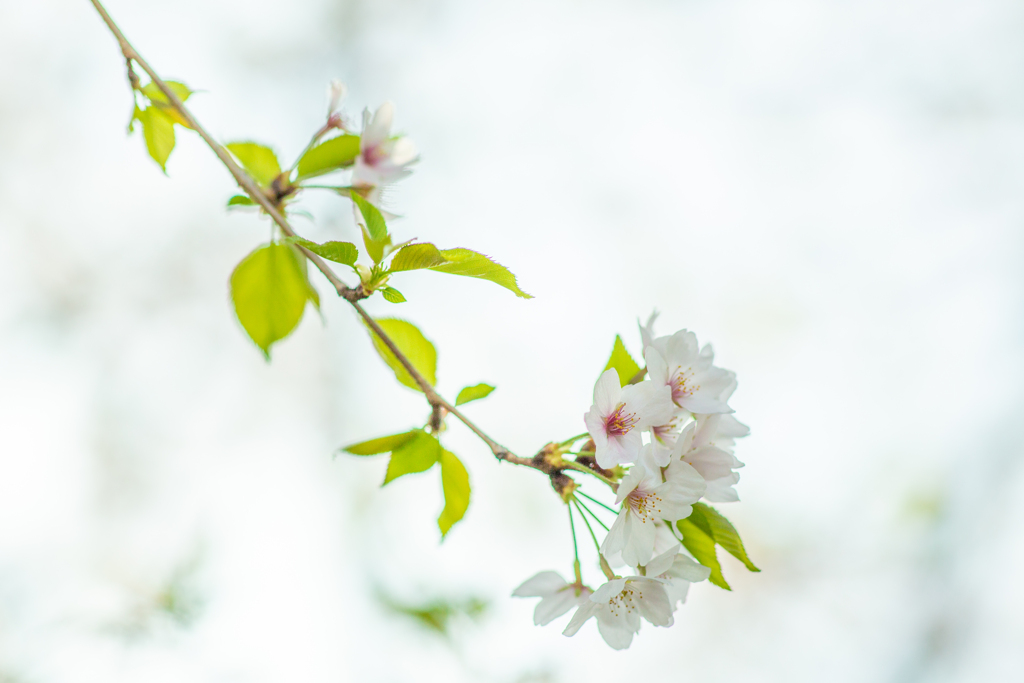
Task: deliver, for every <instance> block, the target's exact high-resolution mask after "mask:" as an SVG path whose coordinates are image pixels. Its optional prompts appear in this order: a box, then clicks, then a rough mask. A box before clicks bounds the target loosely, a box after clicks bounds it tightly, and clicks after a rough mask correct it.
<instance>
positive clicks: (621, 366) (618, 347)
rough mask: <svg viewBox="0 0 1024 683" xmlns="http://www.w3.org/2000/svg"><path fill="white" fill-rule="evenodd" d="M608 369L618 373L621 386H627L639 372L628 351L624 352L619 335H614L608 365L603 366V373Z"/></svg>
mask: <svg viewBox="0 0 1024 683" xmlns="http://www.w3.org/2000/svg"><path fill="white" fill-rule="evenodd" d="M609 368H615V371H616V372H617V373H619V384H621V385H622V386H626V385H627V384H629V380H631V379H633V378H634V377H636V375H637V373H639V372H640V366H639V365H637V363H636V361H635V360H633V357H632V356H630V355H629V351H626V345H625V344H623V343H622V337H620V336H619V335H615V345H614V346H612V355H611V358H609V359H608V365H605V366H604V371H605V372H607V371H608V369H609Z"/></svg>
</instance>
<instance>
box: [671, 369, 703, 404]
mask: <svg viewBox="0 0 1024 683" xmlns="http://www.w3.org/2000/svg"><path fill="white" fill-rule="evenodd" d="M690 379H693V371H692V370H688V371H683V369H682V368H681V367H676V371H675V372H673V373H672V378H671V379H670V380H669V382H668V385H669V386H670V387H672V400H673V401H675V403H676V405H679V401H681V400H682V399H684V398H686V397H687V396H692V395H693V394H694V392H696V391H697V390H698V389H700V386H693V385H690V384H688V380H690Z"/></svg>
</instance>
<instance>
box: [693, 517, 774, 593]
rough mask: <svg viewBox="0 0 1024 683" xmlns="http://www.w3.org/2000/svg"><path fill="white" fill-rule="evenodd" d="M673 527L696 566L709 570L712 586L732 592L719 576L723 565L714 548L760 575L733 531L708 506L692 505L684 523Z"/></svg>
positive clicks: (737, 535)
mask: <svg viewBox="0 0 1024 683" xmlns="http://www.w3.org/2000/svg"><path fill="white" fill-rule="evenodd" d="M676 527H677V528H678V529H679V531H680V532H681V533H682V534H683V545H684V546H686V549H687V550H689V551H690V552H691V553H692V554H693V556H694V557H695V558H697V561H698V562H700V563H701V564H702V565H704V566H705V567H708V568H709V569H711V583H713V584H715V585H716V586H720V587H722V588H724V589H726V590H732V589H731V588H729V584H728V583H726V582H725V577H724V576H722V565H721V564H719V562H718V556H717V554H716V552H715V545H720V546H722V547H723V548H725V550H726V552H728V553H729V554H730V555H732V556H733V557H735V558H736V559H737V560H739V561H740V562H742V563H743V564H744V565H745V566H746V567H747V569H749V570H750V571H752V572H759V571H761V570H760V569H758V568H757V567H756V566H754V563H753V562H751V561H750V558H749V557H747V551H746V550H745V549H744V547H743V541H741V540H740V535H739V534H738V533H737V532H736V528H735V527H733V525H732V524H731V523H730V522H729V520H727V519H726V518H725V517H723V516H722V514H721V513H720V512H718V510H716V509H715V508H713V507H711V506H710V505H706V504H705V503H694V505H693V512H692V513H691V514H690V516H689V517H687V518H686V519H681V520H679V521H678V522H676Z"/></svg>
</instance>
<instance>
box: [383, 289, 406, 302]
mask: <svg viewBox="0 0 1024 683" xmlns="http://www.w3.org/2000/svg"><path fill="white" fill-rule="evenodd" d="M379 291H380V293H381V296H383V297H384V298H385V299H386V300H387V301H390V302H391V303H393V304H400V303H404V302H405V297H404V296H403V295H402V293H401V292H399V291H398V290H397V289H395V288H394V287H381V288H380V290H379Z"/></svg>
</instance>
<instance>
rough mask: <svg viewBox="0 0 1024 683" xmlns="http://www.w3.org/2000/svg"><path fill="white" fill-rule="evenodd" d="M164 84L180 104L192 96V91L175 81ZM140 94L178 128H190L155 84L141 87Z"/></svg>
mask: <svg viewBox="0 0 1024 683" xmlns="http://www.w3.org/2000/svg"><path fill="white" fill-rule="evenodd" d="M165 82H166V83H167V86H168V87H169V88H170V89H171V91H172V92H173V93H174V94H175V95H177V96H178V99H179V100H181V101H182V102H184V101H185V100H187V99H188V98H189V97H190V96H191V95H192V91H191V90H190V89H189V88H188V86H187V85H185V84H184V83H179V82H177V81H165ZM141 92H142V94H143V95H145V96H146V98H147V99H148V100H149V101H150V102H152V103H153V104H154V105H155V106H156V108H157V109H158V110H160V111H161V112H163V113H164V114H165V115H166V116H167V117H168V118H169V119H171V121H173V122H174V123H177V124H178V125H180V126H184V127H185V128H191V127H192V126H190V125H188V123H187V122H186V121H185V119H184V117H182V115H181V114H179V113H178V110H177V109H175V108H174V105H172V104H171V101H170V100H169V99H168V98H167V96H166V95H164V93H163V91H162V90H160V88H158V87H157V85H156V83H148V84H147V85H145V86H143V87H142V90H141Z"/></svg>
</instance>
